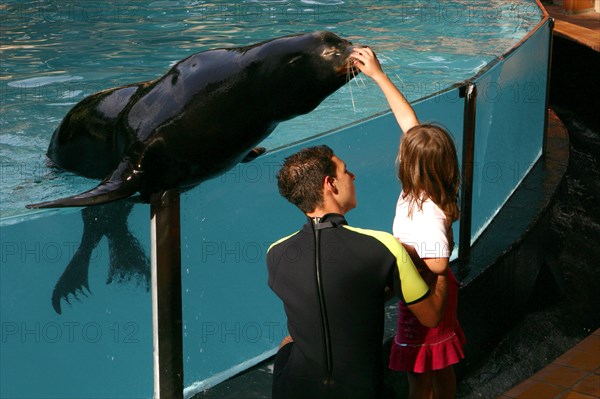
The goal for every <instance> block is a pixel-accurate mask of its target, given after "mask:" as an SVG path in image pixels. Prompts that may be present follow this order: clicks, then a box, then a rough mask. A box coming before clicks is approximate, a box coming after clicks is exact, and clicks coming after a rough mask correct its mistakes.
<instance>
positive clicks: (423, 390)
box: [406, 371, 433, 399]
mask: <svg viewBox="0 0 600 399" xmlns="http://www.w3.org/2000/svg"><path fill="white" fill-rule="evenodd" d="M406 375H407V376H408V398H409V399H431V398H432V393H433V372H432V371H426V372H425V373H411V372H409V373H406Z"/></svg>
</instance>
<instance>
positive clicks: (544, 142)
mask: <svg viewBox="0 0 600 399" xmlns="http://www.w3.org/2000/svg"><path fill="white" fill-rule="evenodd" d="M548 28H549V29H550V38H549V45H548V69H547V71H546V99H545V101H546V107H545V108H544V137H543V140H542V155H546V151H547V146H548V110H549V109H550V83H551V82H550V80H551V78H552V50H553V46H554V18H550V19H549V20H548Z"/></svg>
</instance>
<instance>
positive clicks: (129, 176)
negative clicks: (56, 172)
mask: <svg viewBox="0 0 600 399" xmlns="http://www.w3.org/2000/svg"><path fill="white" fill-rule="evenodd" d="M140 175H141V173H137V171H135V170H133V168H132V167H131V164H130V162H129V160H125V161H123V162H121V164H119V166H118V168H117V169H116V170H115V171H114V172H113V174H112V175H111V176H110V177H109V178H107V179H105V180H104V181H103V182H102V183H100V184H99V185H98V186H96V187H95V188H93V189H91V190H89V191H86V192H83V193H81V194H77V195H73V196H71V197H66V198H61V199H57V200H54V201H48V202H42V203H39V204H30V205H26V207H27V208H29V209H41V208H68V207H78V206H90V205H99V204H105V203H107V202H111V201H116V200H119V199H123V198H127V197H129V196H131V195H133V194H135V193H136V192H137V191H138V190H139V189H140Z"/></svg>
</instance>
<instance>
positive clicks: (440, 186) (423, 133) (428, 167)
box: [396, 124, 460, 223]
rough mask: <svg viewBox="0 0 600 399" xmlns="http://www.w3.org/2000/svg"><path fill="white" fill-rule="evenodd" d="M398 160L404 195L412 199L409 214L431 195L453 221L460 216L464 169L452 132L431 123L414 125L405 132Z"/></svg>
mask: <svg viewBox="0 0 600 399" xmlns="http://www.w3.org/2000/svg"><path fill="white" fill-rule="evenodd" d="M396 164H397V170H398V177H399V178H400V181H401V182H402V188H403V194H402V196H403V198H407V197H408V198H409V201H410V203H409V216H412V211H413V209H414V206H415V205H416V206H417V207H418V209H419V210H422V209H423V202H424V201H425V200H426V199H427V198H429V199H431V200H432V201H433V202H434V203H435V204H436V205H437V206H438V207H439V208H440V209H441V210H442V211H443V212H444V214H445V215H446V219H447V220H448V222H449V223H452V222H454V221H455V220H457V219H458V189H459V185H460V171H459V168H458V157H457V155H456V148H455V146H454V141H453V140H452V137H451V136H450V134H448V133H447V132H446V131H445V130H444V129H442V128H440V127H439V126H435V125H431V124H423V125H417V126H414V127H413V128H411V129H410V130H409V131H407V132H406V133H405V134H404V135H402V139H401V140H400V150H399V151H398V158H397V160H396Z"/></svg>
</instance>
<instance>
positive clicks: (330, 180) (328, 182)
mask: <svg viewBox="0 0 600 399" xmlns="http://www.w3.org/2000/svg"><path fill="white" fill-rule="evenodd" d="M325 187H326V188H327V189H328V190H329V191H331V192H332V193H334V194H337V188H336V187H335V177H331V176H325Z"/></svg>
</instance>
